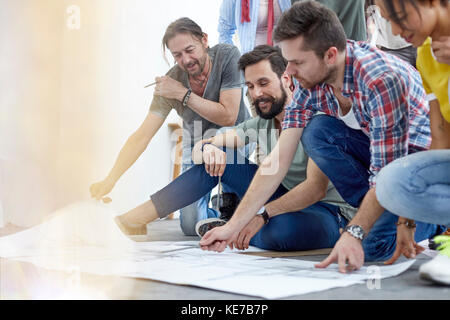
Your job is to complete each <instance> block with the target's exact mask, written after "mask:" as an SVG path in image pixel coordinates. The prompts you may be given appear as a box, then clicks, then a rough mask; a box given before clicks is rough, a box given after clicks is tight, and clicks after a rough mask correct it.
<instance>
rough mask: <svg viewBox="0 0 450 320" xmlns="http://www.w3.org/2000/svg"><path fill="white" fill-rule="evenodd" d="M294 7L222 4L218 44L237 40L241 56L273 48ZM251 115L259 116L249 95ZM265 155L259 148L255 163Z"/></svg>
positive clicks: (236, 0)
mask: <svg viewBox="0 0 450 320" xmlns="http://www.w3.org/2000/svg"><path fill="white" fill-rule="evenodd" d="M290 6H291V0H223V1H222V5H221V7H220V15H219V26H218V31H219V43H228V44H233V37H234V36H235V34H237V36H238V40H239V43H238V44H237V45H238V47H240V49H241V53H242V54H245V53H247V52H249V51H252V50H253V48H254V47H256V46H259V45H264V44H267V45H273V41H272V33H273V29H274V28H275V26H276V25H277V23H278V20H279V19H280V16H281V14H282V13H283V12H284V11H286V10H288V9H289V8H290ZM246 95H247V99H248V101H249V105H250V113H251V114H252V116H253V117H255V116H257V112H256V110H255V107H254V104H253V102H252V100H251V96H250V95H249V94H248V92H247V94H246ZM264 157H265V154H264V152H263V151H262V150H261V148H260V146H259V144H257V145H256V149H255V161H256V163H258V164H260V163H261V161H262V160H263V159H264Z"/></svg>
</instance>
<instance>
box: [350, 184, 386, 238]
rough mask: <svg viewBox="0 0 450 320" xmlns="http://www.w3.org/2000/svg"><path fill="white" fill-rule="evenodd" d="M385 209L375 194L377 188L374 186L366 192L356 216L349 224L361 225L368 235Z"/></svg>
mask: <svg viewBox="0 0 450 320" xmlns="http://www.w3.org/2000/svg"><path fill="white" fill-rule="evenodd" d="M384 211H385V209H384V208H383V207H382V206H381V205H380V203H379V202H378V200H377V197H376V195H375V188H372V189H370V190H369V191H368V192H367V193H366V196H365V197H364V199H363V201H362V203H361V206H360V207H359V210H358V212H357V213H356V216H355V217H354V218H353V219H352V221H350V222H349V225H359V226H361V227H362V228H363V229H364V231H365V233H366V235H367V234H368V233H369V231H370V229H372V227H373V225H374V223H375V222H376V221H377V220H378V218H380V216H381V215H382V214H383V212H384Z"/></svg>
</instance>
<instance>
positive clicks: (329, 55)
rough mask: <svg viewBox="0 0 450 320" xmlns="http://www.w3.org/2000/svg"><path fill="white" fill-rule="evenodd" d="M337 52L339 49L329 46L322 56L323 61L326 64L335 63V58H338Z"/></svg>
mask: <svg viewBox="0 0 450 320" xmlns="http://www.w3.org/2000/svg"><path fill="white" fill-rule="evenodd" d="M338 53H339V50H338V49H337V48H336V47H331V48H329V49H328V50H327V51H326V52H325V55H324V57H323V60H324V62H325V63H326V64H327V65H333V64H335V63H336V61H337V58H338Z"/></svg>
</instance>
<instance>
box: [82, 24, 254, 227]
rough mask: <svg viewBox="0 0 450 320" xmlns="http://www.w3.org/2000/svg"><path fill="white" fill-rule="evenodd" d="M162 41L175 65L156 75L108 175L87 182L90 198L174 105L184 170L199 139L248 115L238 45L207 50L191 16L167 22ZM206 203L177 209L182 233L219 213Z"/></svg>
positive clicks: (104, 189) (128, 162) (108, 185)
mask: <svg viewBox="0 0 450 320" xmlns="http://www.w3.org/2000/svg"><path fill="white" fill-rule="evenodd" d="M162 44H163V48H164V50H165V49H166V48H167V49H169V51H170V52H171V54H172V56H173V57H174V59H175V62H176V65H175V66H174V67H173V68H171V69H170V70H169V72H168V73H167V74H166V75H165V76H163V77H157V78H156V79H155V90H154V97H153V101H152V103H151V106H150V110H149V112H148V114H147V117H146V118H145V120H144V122H143V123H142V124H141V126H140V127H139V128H138V129H137V131H135V132H134V133H133V134H132V135H131V136H130V137H129V138H128V140H127V142H126V143H125V145H124V146H123V147H122V149H121V151H120V153H119V155H118V158H117V160H116V162H115V164H114V166H113V168H112V169H111V171H110V172H109V174H108V176H107V177H106V178H105V179H104V180H102V181H100V182H97V183H94V184H92V185H91V186H90V192H91V196H92V197H93V198H96V199H97V200H99V199H101V198H102V197H103V196H105V195H107V194H108V193H109V192H111V190H112V189H113V188H114V185H115V184H116V182H117V181H118V180H119V178H120V177H121V176H122V175H123V174H124V173H125V172H126V171H127V170H128V169H129V168H130V167H131V166H132V165H133V163H134V162H135V161H136V160H137V159H138V158H139V156H140V155H141V154H142V153H143V152H144V150H146V148H147V146H148V144H149V143H150V141H151V139H152V138H153V136H154V135H155V133H156V132H157V131H158V130H159V128H160V127H161V126H162V124H163V123H164V121H165V119H166V117H167V115H168V114H169V113H170V111H171V110H172V108H174V109H175V110H176V111H177V113H178V115H179V116H180V117H181V118H182V119H183V166H182V167H183V171H186V170H187V169H189V168H190V167H191V166H192V165H193V163H192V160H191V157H190V156H191V151H192V147H193V146H194V144H195V143H196V142H197V141H199V140H201V139H205V138H210V137H212V136H214V135H215V134H216V131H217V130H218V129H219V128H221V127H228V126H234V125H236V124H239V123H241V122H242V121H244V120H246V119H248V118H249V117H250V116H249V113H248V111H247V109H246V107H245V104H244V101H243V94H242V87H243V82H244V80H243V76H242V73H240V72H239V71H238V70H239V69H238V60H239V57H240V53H239V50H238V49H237V48H236V47H234V46H232V45H228V44H218V45H216V46H214V47H213V48H209V46H208V35H207V34H206V33H204V32H203V31H202V29H201V28H200V27H199V26H198V25H197V24H196V23H195V22H194V21H192V20H190V19H189V18H180V19H178V20H176V21H174V22H173V23H171V24H170V25H169V27H168V28H167V29H166V32H165V35H164V37H163V40H162ZM208 202H209V195H207V196H205V198H202V199H200V200H199V201H197V202H196V203H193V204H192V205H190V206H188V207H185V208H183V209H181V210H180V212H181V216H180V224H181V229H182V231H183V232H184V233H185V234H186V235H195V225H196V223H197V221H199V220H202V219H206V218H214V217H217V215H218V213H217V211H214V210H205V208H204V206H207V205H208ZM134 210H136V211H139V210H145V208H140V207H137V208H135V209H133V210H132V211H134ZM205 213H207V214H208V216H204V215H205ZM122 223H126V222H122ZM130 224H133V225H134V224H136V222H133V223H131V222H130ZM130 227H133V226H132V225H130ZM136 227H138V228H139V227H141V232H138V234H139V233H141V234H145V233H146V231H145V230H146V228H145V224H142V225H139V224H137V225H136ZM138 228H137V229H138Z"/></svg>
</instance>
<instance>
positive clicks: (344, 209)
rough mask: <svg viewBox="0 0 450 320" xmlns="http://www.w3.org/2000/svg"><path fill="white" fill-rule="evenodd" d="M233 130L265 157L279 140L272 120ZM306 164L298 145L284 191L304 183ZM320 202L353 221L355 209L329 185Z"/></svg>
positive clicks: (247, 123)
mask: <svg viewBox="0 0 450 320" xmlns="http://www.w3.org/2000/svg"><path fill="white" fill-rule="evenodd" d="M234 129H235V130H236V132H237V134H238V136H239V138H240V139H241V140H242V141H245V143H246V144H248V143H251V142H257V143H258V144H259V146H260V149H261V151H262V152H263V153H264V154H265V155H268V154H270V153H271V152H272V150H273V149H274V148H275V146H276V144H277V141H278V138H279V131H278V130H277V129H276V126H275V120H274V119H271V120H265V119H262V118H260V117H254V118H251V119H249V120H247V121H244V122H242V123H241V124H239V125H237V126H235V127H234ZM307 164H308V156H307V155H306V153H305V151H304V150H303V145H302V144H301V143H299V145H298V148H297V151H296V152H295V155H294V159H293V160H292V164H291V166H290V167H289V170H288V172H287V174H286V176H285V177H284V179H283V181H282V182H281V184H282V185H283V186H284V187H285V188H286V189H288V190H291V189H293V188H294V187H296V186H297V185H298V184H300V183H301V182H303V181H305V180H306V166H307ZM322 201H323V202H326V203H329V204H333V205H336V206H339V207H340V209H341V213H342V215H343V216H344V217H346V218H347V219H348V220H349V221H350V220H351V219H353V217H354V216H355V214H356V209H355V208H353V207H352V206H350V205H349V204H348V203H346V202H345V201H344V199H342V197H341V196H340V195H339V193H338V192H337V190H336V188H335V187H334V186H333V185H332V184H331V183H330V184H329V185H328V190H327V195H326V196H325V198H324V199H322Z"/></svg>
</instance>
